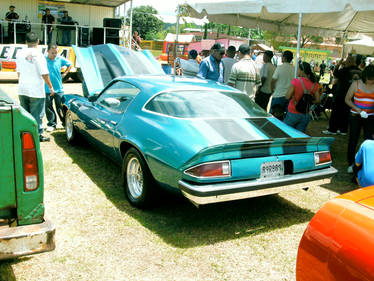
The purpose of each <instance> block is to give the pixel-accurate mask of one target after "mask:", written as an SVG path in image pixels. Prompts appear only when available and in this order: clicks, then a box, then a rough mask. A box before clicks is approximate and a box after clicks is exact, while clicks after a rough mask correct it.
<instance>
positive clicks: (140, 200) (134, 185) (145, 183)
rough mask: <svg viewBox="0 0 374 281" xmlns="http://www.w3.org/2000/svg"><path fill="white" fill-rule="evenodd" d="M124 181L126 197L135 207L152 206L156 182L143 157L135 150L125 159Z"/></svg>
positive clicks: (127, 153)
mask: <svg viewBox="0 0 374 281" xmlns="http://www.w3.org/2000/svg"><path fill="white" fill-rule="evenodd" d="M122 179H123V185H124V189H125V193H126V196H127V198H128V200H129V202H130V203H131V204H132V205H133V206H135V207H138V208H145V207H149V206H151V203H153V202H152V199H154V194H155V181H154V179H153V177H152V174H151V172H150V170H149V168H148V166H147V164H146V162H145V161H144V159H143V157H142V156H141V155H140V153H139V152H138V151H137V150H136V149H135V148H130V149H129V150H128V151H127V152H126V154H125V157H124V158H123V163H122Z"/></svg>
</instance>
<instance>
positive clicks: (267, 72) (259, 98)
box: [255, 51, 275, 110]
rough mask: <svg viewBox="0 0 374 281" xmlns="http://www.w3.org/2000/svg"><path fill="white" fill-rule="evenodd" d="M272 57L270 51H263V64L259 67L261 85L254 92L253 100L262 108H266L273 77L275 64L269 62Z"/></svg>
mask: <svg viewBox="0 0 374 281" xmlns="http://www.w3.org/2000/svg"><path fill="white" fill-rule="evenodd" d="M272 58H273V52H272V51H265V53H264V63H265V64H264V65H263V66H262V67H261V70H260V76H261V86H260V87H259V88H258V90H257V92H256V97H255V102H256V103H257V104H258V105H259V106H261V107H262V109H264V110H267V107H268V103H269V99H270V96H271V94H272V91H271V78H272V77H273V74H274V71H275V66H274V65H273V64H272V63H271V59H272Z"/></svg>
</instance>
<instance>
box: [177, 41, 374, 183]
mask: <svg viewBox="0 0 374 281" xmlns="http://www.w3.org/2000/svg"><path fill="white" fill-rule="evenodd" d="M225 55H226V56H225ZM259 56H262V61H261V62H260V63H258V58H259ZM189 57H190V59H189V61H190V62H191V63H188V62H185V63H180V64H179V66H180V67H179V68H178V72H177V73H178V74H179V75H185V74H186V76H188V77H194V76H196V77H198V78H200V79H210V80H214V81H217V82H220V83H225V84H228V85H230V86H232V87H235V88H237V89H239V90H241V91H243V92H245V93H246V94H247V95H248V96H249V97H250V98H251V99H252V100H253V101H254V102H255V103H257V104H258V105H259V106H260V107H262V108H263V109H264V110H266V111H269V112H270V113H271V114H273V115H274V116H275V117H277V118H278V119H280V120H282V121H283V122H285V123H286V124H287V125H289V126H291V127H293V128H295V129H297V130H299V131H301V132H305V131H306V129H307V126H308V124H309V122H310V120H311V115H312V114H311V110H312V108H313V106H316V105H319V104H320V100H321V99H324V102H325V103H326V100H327V99H330V104H331V108H330V109H331V115H330V118H329V127H328V129H326V130H323V131H322V132H321V133H322V134H326V135H336V134H339V135H343V136H345V135H347V134H349V136H348V148H347V164H348V165H347V166H348V168H347V172H348V173H355V175H356V176H357V175H358V177H357V179H358V182H359V184H360V185H361V186H366V185H367V184H368V183H371V184H374V173H371V176H369V177H368V176H367V171H371V170H373V169H372V167H370V163H371V162H370V161H372V160H370V161H369V160H368V159H374V140H373V139H374V66H373V65H367V66H366V64H365V59H364V58H363V57H362V56H361V55H355V56H354V55H352V54H350V55H348V57H347V58H346V59H345V60H340V61H338V63H337V64H336V65H334V64H330V65H327V64H326V63H325V61H322V62H321V63H320V64H319V65H318V63H315V62H314V61H311V63H308V62H303V61H298V62H297V64H298V72H297V77H296V78H295V67H294V65H293V64H292V61H293V59H294V58H293V53H292V52H290V51H284V52H283V53H282V57H281V59H282V64H281V65H279V66H277V65H274V64H273V60H272V58H273V52H272V51H265V52H263V53H262V54H258V53H257V54H255V53H254V52H253V50H251V47H250V46H249V45H248V44H242V45H240V47H239V48H238V50H236V48H235V47H234V46H229V47H228V48H227V50H226V49H225V47H224V45H223V44H221V43H215V44H214V45H213V46H212V47H211V49H210V53H209V54H208V55H206V57H205V58H203V59H202V60H201V63H200V65H198V62H197V52H196V50H190V55H189ZM192 62H193V63H192ZM192 64H193V65H194V66H193V67H191V65H192ZM184 69H185V70H184ZM316 69H317V71H316ZM326 71H329V72H330V74H331V78H330V84H327V85H322V84H320V83H319V79H320V78H324V76H325V73H326ZM316 73H317V75H316ZM318 74H319V75H318ZM270 99H271V103H270V105H269V101H270ZM315 108H316V107H315ZM361 130H363V132H364V140H365V142H364V144H363V146H361V148H360V149H359V153H358V154H357V155H356V151H357V146H358V142H359V138H360V134H361ZM368 153H370V154H368ZM369 162H370V163H369ZM359 169H361V170H360V171H359Z"/></svg>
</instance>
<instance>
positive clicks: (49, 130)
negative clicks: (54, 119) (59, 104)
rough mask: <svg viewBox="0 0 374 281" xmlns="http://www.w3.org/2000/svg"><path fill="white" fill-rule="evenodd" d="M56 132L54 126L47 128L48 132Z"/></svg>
mask: <svg viewBox="0 0 374 281" xmlns="http://www.w3.org/2000/svg"><path fill="white" fill-rule="evenodd" d="M54 130H55V127H53V126H48V127H47V132H49V133H50V132H53V131H54Z"/></svg>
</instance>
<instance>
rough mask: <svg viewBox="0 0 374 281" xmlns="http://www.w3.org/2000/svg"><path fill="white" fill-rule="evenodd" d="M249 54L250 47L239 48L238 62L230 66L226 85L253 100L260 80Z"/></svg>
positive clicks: (244, 45) (243, 45)
mask: <svg viewBox="0 0 374 281" xmlns="http://www.w3.org/2000/svg"><path fill="white" fill-rule="evenodd" d="M250 54H251V47H250V46H249V45H248V44H242V45H240V46H239V61H238V62H237V63H235V64H234V65H233V66H232V69H231V74H230V78H229V82H228V84H229V85H230V86H233V87H235V88H237V89H239V90H241V91H243V92H245V93H247V95H248V96H249V97H250V98H251V99H252V100H254V98H255V93H256V88H257V86H259V85H260V84H261V79H260V74H259V73H258V71H257V68H256V64H255V62H254V61H253V60H252V58H251V55H250Z"/></svg>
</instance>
